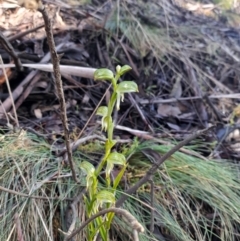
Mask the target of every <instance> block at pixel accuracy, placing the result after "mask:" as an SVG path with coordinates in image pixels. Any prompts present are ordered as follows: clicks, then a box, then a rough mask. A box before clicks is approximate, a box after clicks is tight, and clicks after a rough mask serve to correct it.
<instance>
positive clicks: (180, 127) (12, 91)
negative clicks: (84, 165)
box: [0, 0, 240, 241]
mask: <svg viewBox="0 0 240 241" xmlns="http://www.w3.org/2000/svg"><path fill="white" fill-rule="evenodd" d="M26 2H27V1H25V2H24V3H25V4H26ZM146 3H147V4H146ZM44 4H45V7H46V9H47V11H48V14H49V16H50V18H51V19H52V21H53V33H54V40H55V44H56V49H57V51H58V53H59V55H60V56H61V58H60V65H61V68H62V72H61V73H62V81H63V90H64V96H65V99H66V113H67V117H68V126H69V131H70V142H71V144H74V143H78V145H77V146H76V145H75V147H74V150H73V155H74V160H75V164H76V166H78V165H79V163H81V161H82V160H90V161H91V162H92V163H95V164H96V162H98V161H97V160H99V159H100V158H101V156H102V155H103V153H104V144H103V143H104V142H103V140H104V138H105V134H104V133H103V132H102V131H101V122H100V119H98V117H97V116H96V115H94V114H93V113H94V112H95V111H96V108H97V106H98V105H105V104H106V103H108V101H109V95H110V91H111V89H109V88H108V87H109V83H107V82H96V81H94V80H93V78H84V77H83V76H82V75H81V71H82V70H81V68H80V67H86V68H90V69H97V68H109V69H111V70H112V71H114V72H115V69H116V66H117V65H121V66H123V65H129V66H131V67H132V70H131V71H130V72H129V73H127V74H126V75H125V76H124V80H132V81H135V82H136V83H137V85H138V88H139V92H138V93H131V94H127V95H126V96H125V99H124V102H122V103H121V108H120V110H119V111H115V113H114V122H115V131H114V134H115V137H116V139H117V140H118V144H117V146H116V149H118V150H121V152H122V153H123V154H124V155H125V156H127V157H128V158H129V167H128V170H127V174H126V175H127V177H126V179H127V181H128V185H131V184H133V183H135V182H136V180H138V179H139V178H141V177H142V176H143V175H144V173H146V171H147V170H148V168H150V167H151V165H152V162H154V160H153V159H154V157H149V156H148V155H145V153H143V152H142V149H144V148H148V149H149V148H150V149H151V150H153V151H154V152H158V153H160V154H161V155H163V154H165V153H166V152H167V151H169V150H170V149H171V148H172V147H173V146H174V145H176V144H177V143H179V142H180V141H182V140H184V139H185V138H187V137H188V136H189V135H191V134H192V133H196V132H197V131H200V130H203V129H206V128H210V127H212V128H210V129H209V130H208V131H207V132H206V133H204V134H203V135H201V136H200V137H198V138H196V139H194V140H192V141H191V142H190V143H188V144H187V145H186V146H184V147H183V148H181V149H180V150H179V151H178V152H176V153H175V154H174V155H173V156H172V157H171V158H169V159H168V160H167V161H166V163H164V164H163V165H162V166H161V168H159V170H158V171H157V172H156V175H155V176H154V185H155V187H154V192H155V199H156V200H155V203H151V195H150V194H151V190H150V187H149V185H147V186H145V187H144V188H143V189H141V190H139V191H138V193H137V195H136V196H135V198H137V200H139V202H138V204H136V203H135V200H134V199H129V200H128V201H127V202H126V204H124V208H126V209H128V210H129V211H131V213H133V214H134V215H135V216H136V217H137V218H138V220H140V221H141V222H142V223H143V224H144V226H145V228H146V230H147V231H146V232H145V234H142V235H141V236H140V240H183V241H186V240H199V241H200V240H211V241H215V240H222V241H226V240H229V241H232V240H238V239H239V227H240V226H239V223H240V210H239V206H240V189H239V160H240V159H239V158H240V118H239V117H240V101H239V100H240V69H239V62H240V33H239V23H240V17H239V15H238V12H237V11H238V10H237V9H236V10H235V11H234V10H223V9H221V7H220V6H216V5H214V4H212V3H200V2H195V1H183V0H178V1H169V0H154V1H151V3H149V2H148V1H144V0H141V1H135V0H132V1H127V0H126V1H103V0H102V1H101V0H93V1H80V2H79V1H72V2H70V1H68V2H63V1H60V0H52V1H51V0H46V1H44ZM0 31H1V32H2V34H3V36H4V38H5V40H7V43H8V44H9V45H10V46H12V47H13V50H14V52H15V53H16V56H17V60H16V59H15V62H14V61H13V58H11V57H10V55H9V45H6V44H3V42H2V40H1V42H0V55H1V58H0V65H1V64H2V63H1V62H3V63H4V64H5V66H4V68H0V100H1V104H0V126H1V134H0V145H1V146H0V148H1V154H0V167H1V170H0V190H1V192H0V196H1V198H0V200H1V201H0V238H1V240H22V241H28V240H29V241H30V240H44V239H45V240H63V238H64V235H63V233H62V232H61V231H59V229H60V230H63V231H64V232H67V231H68V230H69V227H70V224H72V223H73V220H74V217H73V216H75V214H73V211H72V209H71V204H74V205H75V206H76V209H77V214H76V217H75V219H76V220H77V221H76V223H77V224H76V226H78V224H79V223H81V222H83V221H84V219H85V216H84V205H83V204H82V202H79V200H78V198H79V195H78V194H79V193H81V190H82V187H83V186H84V185H85V183H84V181H83V182H82V185H80V186H79V185H78V184H76V183H74V182H73V180H72V178H71V170H70V168H69V166H68V163H67V162H66V153H65V152H66V151H65V142H64V131H63V124H62V121H61V118H60V116H61V113H60V109H59V100H58V95H57V92H56V91H57V90H56V85H55V80H54V76H53V73H51V72H49V70H47V71H46V69H45V67H46V66H47V65H48V64H49V63H51V58H50V55H49V47H48V43H47V39H46V33H45V28H44V22H43V18H42V15H41V13H40V12H38V11H35V10H29V9H26V8H24V7H19V6H18V5H17V2H15V1H3V2H0ZM1 44H2V45H1ZM13 63H14V66H15V64H16V63H18V65H16V66H15V67H13V66H12V65H11V67H10V65H8V64H13ZM21 66H24V68H23V70H20V69H21ZM62 66H67V69H64V68H63V67H62ZM73 66H74V67H73ZM78 67H79V69H78ZM79 73H80V74H79ZM103 97H104V98H103ZM76 169H77V171H76V172H77V174H78V175H79V176H80V177H81V178H83V179H84V177H82V176H81V171H80V169H79V168H76ZM136 170H137V171H136ZM122 188H123V189H124V188H126V186H124V185H123V186H122ZM26 195H27V196H26ZM29 195H31V196H32V195H34V197H31V198H30V196H29ZM146 207H147V208H146ZM149 207H152V209H154V212H155V214H154V215H155V220H154V225H153V226H154V229H153V230H151V228H150V226H152V223H150V217H151V215H152V213H151V210H152V209H151V208H149ZM145 209H146V210H145ZM147 209H149V210H147ZM112 229H113V230H112V233H111V237H112V240H128V239H129V237H130V235H131V234H130V233H131V232H130V231H129V229H128V227H126V224H124V222H123V221H122V220H121V218H116V220H115V223H114V227H113V228H112ZM1 235H2V236H1ZM84 235H85V233H84V231H82V233H79V234H78V236H76V237H75V238H73V239H72V240H84V237H85V236H84ZM36 236H37V237H38V238H35V237H36ZM19 237H21V238H22V239H20V238H19Z"/></svg>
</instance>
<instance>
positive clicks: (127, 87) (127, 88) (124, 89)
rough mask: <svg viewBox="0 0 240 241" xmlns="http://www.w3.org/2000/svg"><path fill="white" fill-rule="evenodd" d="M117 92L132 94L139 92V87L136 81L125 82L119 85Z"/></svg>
mask: <svg viewBox="0 0 240 241" xmlns="http://www.w3.org/2000/svg"><path fill="white" fill-rule="evenodd" d="M117 92H119V93H121V94H123V93H130V92H138V86H137V84H136V83H135V82H134V81H123V82H121V83H119V84H118V86H117Z"/></svg>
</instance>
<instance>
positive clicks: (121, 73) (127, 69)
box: [116, 65, 132, 76]
mask: <svg viewBox="0 0 240 241" xmlns="http://www.w3.org/2000/svg"><path fill="white" fill-rule="evenodd" d="M118 66H119V65H118ZM118 66H117V68H116V69H117V73H118V74H119V75H120V76H122V75H124V74H125V73H127V72H128V71H130V70H131V69H132V68H131V67H130V66H129V65H124V66H122V67H121V68H120V70H119V67H118Z"/></svg>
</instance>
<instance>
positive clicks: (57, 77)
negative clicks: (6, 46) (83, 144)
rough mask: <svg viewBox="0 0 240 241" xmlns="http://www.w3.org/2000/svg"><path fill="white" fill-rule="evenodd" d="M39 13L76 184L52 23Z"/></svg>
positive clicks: (42, 9) (44, 11)
mask: <svg viewBox="0 0 240 241" xmlns="http://www.w3.org/2000/svg"><path fill="white" fill-rule="evenodd" d="M38 11H39V12H40V13H42V16H43V19H44V23H45V31H46V35H47V41H48V45H49V49H50V53H51V58H52V64H53V71H54V76H55V81H56V87H57V94H58V99H59V103H60V110H61V119H62V124H63V128H64V137H65V143H66V149H67V155H68V161H69V164H70V168H71V171H72V177H73V180H74V181H75V182H78V179H77V176H76V172H75V169H74V163H73V158H72V149H71V146H70V136H69V129H68V119H67V113H66V103H65V98H64V93H63V85H62V79H61V73H60V66H59V62H60V61H59V56H58V54H57V52H56V48H55V43H54V39H53V33H52V22H51V20H50V19H49V17H48V14H47V11H46V9H45V7H44V6H42V7H41V8H39V9H38Z"/></svg>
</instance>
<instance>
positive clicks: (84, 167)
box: [80, 161, 95, 176]
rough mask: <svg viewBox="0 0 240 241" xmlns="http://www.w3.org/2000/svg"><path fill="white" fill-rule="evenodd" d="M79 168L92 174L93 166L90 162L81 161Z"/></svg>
mask: <svg viewBox="0 0 240 241" xmlns="http://www.w3.org/2000/svg"><path fill="white" fill-rule="evenodd" d="M80 168H81V169H82V170H83V171H84V172H85V173H86V174H87V175H90V176H92V175H94V172H95V167H94V166H93V164H92V163H90V162H87V161H83V162H81V163H80Z"/></svg>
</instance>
